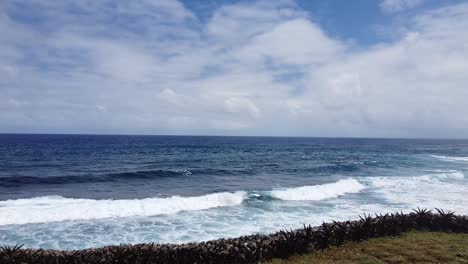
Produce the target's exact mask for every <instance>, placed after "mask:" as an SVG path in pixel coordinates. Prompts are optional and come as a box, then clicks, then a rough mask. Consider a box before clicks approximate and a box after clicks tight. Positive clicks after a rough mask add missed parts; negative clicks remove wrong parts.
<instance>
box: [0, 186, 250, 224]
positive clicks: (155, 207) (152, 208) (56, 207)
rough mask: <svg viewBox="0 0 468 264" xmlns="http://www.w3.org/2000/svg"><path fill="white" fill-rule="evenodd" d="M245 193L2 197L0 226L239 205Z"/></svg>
mask: <svg viewBox="0 0 468 264" xmlns="http://www.w3.org/2000/svg"><path fill="white" fill-rule="evenodd" d="M245 194H246V193H245V192H234V193H229V192H223V193H213V194H207V195H203V196H196V197H180V196H172V197H168V198H147V199H140V200H137V199H135V200H93V199H75V198H65V197H61V196H43V197H35V198H30V199H17V200H6V201H0V225H12V224H31V223H46V222H56V221H66V220H91V219H102V218H112V217H131V216H153V215H160V214H175V213H178V212H181V211H196V210H206V209H210V208H215V207H223V206H235V205H239V204H241V203H242V201H243V200H244V196H245Z"/></svg>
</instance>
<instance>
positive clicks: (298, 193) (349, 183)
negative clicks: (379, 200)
mask: <svg viewBox="0 0 468 264" xmlns="http://www.w3.org/2000/svg"><path fill="white" fill-rule="evenodd" d="M364 188H365V186H364V185H362V184H361V183H360V182H359V181H357V180H356V179H351V178H349V179H344V180H339V181H337V182H334V183H326V184H322V185H312V186H303V187H297V188H286V189H279V190H273V191H271V192H270V195H271V196H272V197H274V198H277V199H281V200H287V201H318V200H323V199H328V198H336V197H338V196H341V195H343V194H346V193H357V192H360V191H361V190H363V189H364Z"/></svg>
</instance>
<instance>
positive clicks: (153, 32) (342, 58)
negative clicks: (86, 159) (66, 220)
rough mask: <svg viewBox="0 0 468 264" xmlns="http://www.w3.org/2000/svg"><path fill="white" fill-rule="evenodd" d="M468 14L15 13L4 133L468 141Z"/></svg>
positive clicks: (0, 104)
mask: <svg viewBox="0 0 468 264" xmlns="http://www.w3.org/2000/svg"><path fill="white" fill-rule="evenodd" d="M466 28H468V1H461V0H447V1H436V0H380V1H377V0H356V1H340V0H329V1H325V0H316V1H306V0H297V1H294V0H280V1H267V0H259V1H234V0H224V1H215V0H207V1H201V0H183V1H176V0H138V1H111V0H103V1H91V0H83V1H69V0H64V1H53V0H37V1H19V0H6V1H2V2H1V3H0V31H1V32H2V34H1V36H0V93H1V96H0V132H6V133H8V132H22V133H104V134H204V135H207V134H209V135H271V136H275V135H281V136H363V137H369V136H371V137H466V135H468V107H466V100H467V99H468V88H467V85H468V48H467V46H466V43H468V32H467V30H466Z"/></svg>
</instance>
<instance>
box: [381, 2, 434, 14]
mask: <svg viewBox="0 0 468 264" xmlns="http://www.w3.org/2000/svg"><path fill="white" fill-rule="evenodd" d="M424 1H425V0H381V2H380V8H381V9H382V11H384V12H386V13H396V12H400V11H403V10H407V9H412V8H415V7H417V6H419V5H421V4H423V3H424Z"/></svg>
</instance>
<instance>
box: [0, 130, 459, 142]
mask: <svg viewBox="0 0 468 264" xmlns="http://www.w3.org/2000/svg"><path fill="white" fill-rule="evenodd" d="M0 135H57V136H60V135H61V136H142V137H245V138H248V137H250V138H323V139H413V140H414V139H421V140H468V138H456V137H454V138H444V137H440V138H439V137H372V136H371V137H360V136H273V135H262V136H258V135H206V134H199V135H197V134H192V135H190V134H172V135H171V134H99V133H28V132H26V133H25V132H0Z"/></svg>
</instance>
